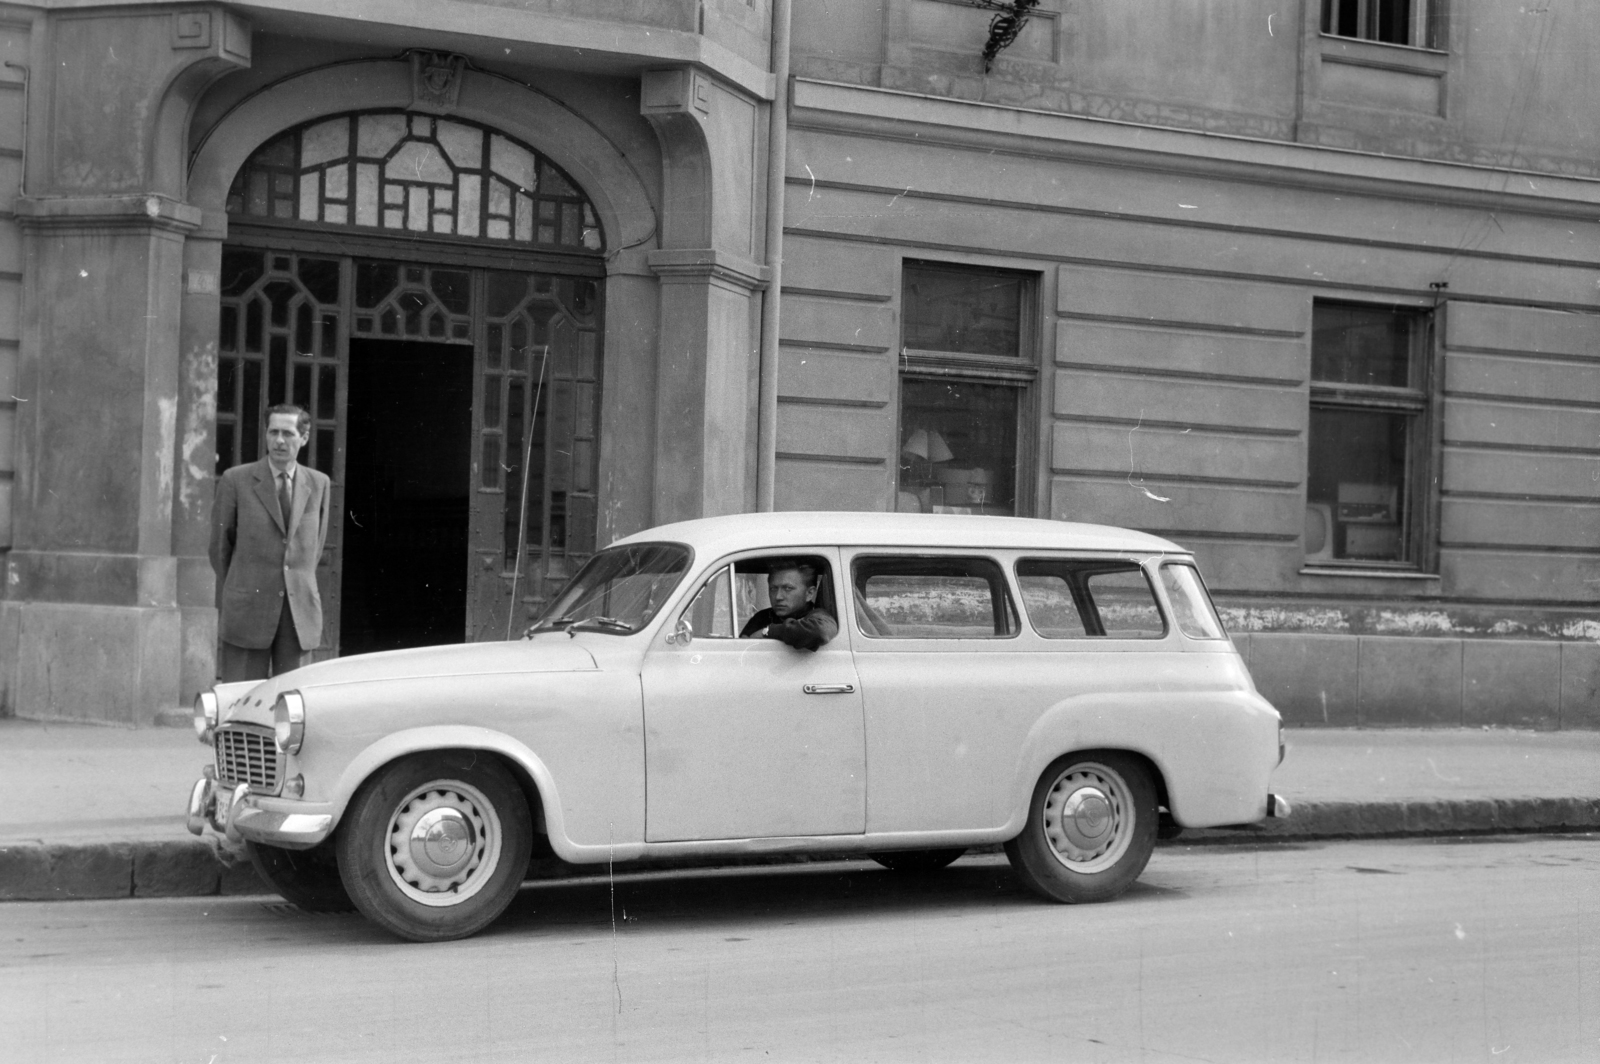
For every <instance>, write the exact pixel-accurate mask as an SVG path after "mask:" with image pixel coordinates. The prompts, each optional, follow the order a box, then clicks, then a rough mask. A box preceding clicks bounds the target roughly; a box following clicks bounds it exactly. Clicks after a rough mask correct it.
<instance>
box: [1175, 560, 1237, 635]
mask: <svg viewBox="0 0 1600 1064" xmlns="http://www.w3.org/2000/svg"><path fill="white" fill-rule="evenodd" d="M1161 584H1162V586H1163V587H1164V588H1165V589H1166V592H1167V601H1168V602H1170V603H1171V604H1172V620H1173V622H1174V623H1176V624H1177V626H1178V631H1180V632H1182V633H1183V634H1184V635H1186V636H1188V637H1189V638H1190V639H1226V638H1228V633H1227V632H1226V631H1224V630H1223V628H1222V620H1221V618H1219V617H1218V616H1217V611H1216V609H1215V608H1214V607H1213V606H1212V605H1211V596H1210V595H1209V594H1207V593H1206V586H1205V584H1203V583H1201V581H1200V570H1198V569H1196V568H1195V567H1194V566H1192V565H1189V564H1188V563H1186V562H1168V563H1166V564H1165V565H1163V566H1162V567H1161Z"/></svg>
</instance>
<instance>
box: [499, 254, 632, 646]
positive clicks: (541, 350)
mask: <svg viewBox="0 0 1600 1064" xmlns="http://www.w3.org/2000/svg"><path fill="white" fill-rule="evenodd" d="M483 277H484V281H485V283H484V299H483V318H484V329H483V337H484V339H483V344H482V347H481V351H482V356H481V361H482V366H483V371H482V378H481V379H482V389H481V392H480V401H479V404H478V405H479V409H480V416H479V419H478V424H479V440H480V443H479V453H478V455H477V460H476V467H477V474H478V481H477V485H476V489H475V495H476V501H475V503H474V505H473V507H472V542H473V544H474V548H473V549H474V552H475V559H474V565H473V575H472V578H471V588H472V591H471V593H472V596H473V602H472V604H471V605H470V606H469V614H470V616H471V617H473V618H475V619H476V621H475V623H476V624H478V625H479V627H478V628H476V629H475V630H474V631H473V632H472V633H471V635H470V638H472V639H475V640H478V639H504V638H506V636H507V633H510V634H512V635H516V634H517V633H519V632H520V631H521V630H522V629H523V628H524V627H525V626H526V624H527V623H528V621H529V620H531V619H532V617H533V616H534V615H535V614H537V613H538V611H539V610H540V609H541V608H542V607H543V605H544V603H545V602H547V601H548V600H549V598H550V597H551V596H552V595H553V594H554V593H555V592H556V591H557V590H559V589H560V587H561V585H562V584H564V583H565V582H566V580H567V578H568V577H569V576H571V575H572V573H573V572H575V571H576V569H577V566H578V565H580V564H581V563H582V562H583V561H584V559H586V558H587V557H588V556H589V555H590V554H591V553H592V552H593V551H594V548H595V518H596V513H597V500H596V492H595V479H596V466H597V458H598V439H597V429H598V416H599V399H600V379H599V363H598V350H599V330H600V307H599V294H600V289H599V286H598V285H597V284H596V283H595V282H594V281H592V280H588V279H585V278H575V277H558V276H552V275H549V274H528V273H514V272H510V271H501V270H496V271H486V272H485V273H484V274H483ZM525 500H526V504H524V501H525ZM519 559H520V564H519Z"/></svg>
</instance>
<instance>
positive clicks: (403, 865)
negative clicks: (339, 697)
mask: <svg viewBox="0 0 1600 1064" xmlns="http://www.w3.org/2000/svg"><path fill="white" fill-rule="evenodd" d="M337 840H338V847H337V848H338V855H339V873H340V877H341V878H342V879H343V881H344V885H345V889H346V890H347V891H349V893H350V899H351V900H352V901H353V902H355V905H356V908H358V909H360V910H361V912H362V914H363V915H364V916H366V917H367V918H368V919H370V920H371V921H372V922H373V923H375V924H378V925H379V926H380V927H383V928H384V929H386V930H388V931H390V932H392V933H394V934H396V935H399V936H400V937H401V938H408V939H411V940H412V941H414V942H437V941H443V940H446V939H453V938H465V937H466V936H468V935H472V934H475V933H477V932H478V931H481V930H482V929H483V928H484V927H486V926H488V924H489V923H490V921H492V920H493V919H494V918H495V917H497V916H499V915H500V914H501V913H502V912H503V911H504V910H505V908H506V906H507V905H509V904H511V899H512V898H514V897H515V896H516V893H517V888H518V887H519V886H521V884H522V878H523V872H524V871H525V870H526V869H527V867H528V855H529V852H530V850H531V849H532V845H533V826H532V817H531V816H530V815H529V812H528V803H527V801H526V800H525V799H524V798H523V795H522V790H521V788H519V787H518V786H517V782H516V780H515V779H513V778H512V776H511V774H510V773H509V772H508V771H507V770H506V769H505V767H504V766H503V765H501V764H500V762H499V761H497V760H495V758H494V757H493V756H491V755H489V754H486V753H482V752H478V751H471V750H466V751H450V752H442V753H427V754H414V755H412V756H410V757H407V758H403V759H402V760H400V761H396V762H394V763H393V764H391V765H388V766H385V767H384V768H383V769H381V770H380V771H379V772H378V773H376V774H375V775H374V776H373V777H372V778H371V779H370V780H368V781H367V782H366V783H364V784H363V785H362V787H361V789H360V790H359V791H357V792H356V796H355V798H354V799H353V800H352V801H351V803H350V808H349V809H348V810H346V812H345V817H344V821H343V823H341V824H340V826H339V832H338V835H337Z"/></svg>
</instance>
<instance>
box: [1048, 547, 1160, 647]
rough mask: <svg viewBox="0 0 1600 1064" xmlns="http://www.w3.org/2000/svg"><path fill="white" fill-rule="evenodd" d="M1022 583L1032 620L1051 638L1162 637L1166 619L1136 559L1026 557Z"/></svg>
mask: <svg viewBox="0 0 1600 1064" xmlns="http://www.w3.org/2000/svg"><path fill="white" fill-rule="evenodd" d="M1017 586H1018V587H1019V588H1020V589H1021V590H1022V605H1023V608H1024V609H1026V610H1027V611H1028V621H1029V623H1030V624H1032V625H1033V627H1034V630H1035V631H1036V632H1038V633H1039V634H1040V635H1042V636H1044V637H1045V638H1046V639H1160V638H1162V637H1163V636H1165V635H1166V634H1167V626H1166V622H1165V621H1164V620H1163V619H1162V617H1161V609H1160V607H1159V606H1157V605H1156V597H1155V593H1154V592H1153V591H1152V590H1151V589H1150V581H1149V580H1147V579H1146V578H1145V575H1144V570H1143V569H1142V568H1141V567H1140V566H1139V563H1138V562H1136V561H1132V560H1131V559H1105V558H1098V559H1080V558H1024V559H1022V560H1021V561H1019V562H1017Z"/></svg>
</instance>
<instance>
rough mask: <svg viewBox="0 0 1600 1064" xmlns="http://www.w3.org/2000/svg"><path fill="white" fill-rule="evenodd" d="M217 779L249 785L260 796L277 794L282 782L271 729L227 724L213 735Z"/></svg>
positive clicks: (276, 748) (280, 767) (281, 767)
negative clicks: (214, 736)
mask: <svg viewBox="0 0 1600 1064" xmlns="http://www.w3.org/2000/svg"><path fill="white" fill-rule="evenodd" d="M216 749H217V779H218V780H220V781H222V782H223V783H228V784H239V783H248V784H250V788H251V790H254V791H256V792H258V793H261V794H277V793H278V788H279V786H280V785H281V783H282V780H283V766H282V764H281V763H280V761H279V757H278V747H277V745H276V744H274V743H273V741H272V729H271V728H262V727H257V726H253V725H249V724H230V725H225V726H223V727H221V728H218V729H217V731H216Z"/></svg>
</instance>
